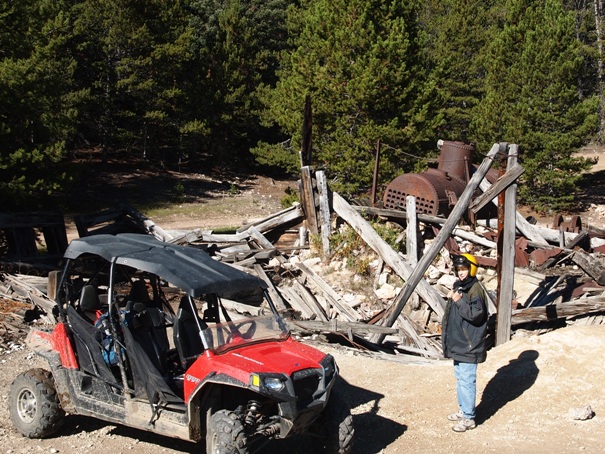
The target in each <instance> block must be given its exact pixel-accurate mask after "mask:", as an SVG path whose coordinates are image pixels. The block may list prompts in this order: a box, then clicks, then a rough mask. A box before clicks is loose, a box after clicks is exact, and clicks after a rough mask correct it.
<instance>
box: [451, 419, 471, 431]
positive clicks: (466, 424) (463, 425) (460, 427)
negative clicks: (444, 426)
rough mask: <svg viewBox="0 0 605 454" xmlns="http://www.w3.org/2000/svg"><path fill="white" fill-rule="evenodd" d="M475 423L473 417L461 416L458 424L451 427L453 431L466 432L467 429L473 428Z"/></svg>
mask: <svg viewBox="0 0 605 454" xmlns="http://www.w3.org/2000/svg"><path fill="white" fill-rule="evenodd" d="M475 427H477V425H476V424H475V420H474V419H466V418H462V419H461V420H460V421H459V422H458V424H456V425H455V426H454V427H452V430H453V431H454V432H466V431H467V430H473V429H474V428H475Z"/></svg>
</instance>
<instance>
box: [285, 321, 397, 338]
mask: <svg viewBox="0 0 605 454" xmlns="http://www.w3.org/2000/svg"><path fill="white" fill-rule="evenodd" d="M287 322H288V325H289V326H290V327H292V328H293V330H294V331H301V330H302V331H305V332H324V333H345V334H346V333H348V332H349V330H350V331H353V332H354V333H355V334H358V335H360V336H366V335H368V334H375V333H382V334H397V333H398V332H399V330H398V329H397V328H387V327H385V326H378V325H369V324H367V323H360V322H344V321H342V320H338V319H332V320H330V321H329V322H323V321H319V320H288V321H287ZM297 328H298V329H297Z"/></svg>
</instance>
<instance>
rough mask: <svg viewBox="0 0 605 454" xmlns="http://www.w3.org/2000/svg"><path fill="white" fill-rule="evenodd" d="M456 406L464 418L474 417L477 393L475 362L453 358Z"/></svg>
mask: <svg viewBox="0 0 605 454" xmlns="http://www.w3.org/2000/svg"><path fill="white" fill-rule="evenodd" d="M454 374H455V375H456V391H457V393H458V406H459V407H460V411H461V412H462V414H463V415H464V417H465V418H466V419H475V398H476V394H477V364H474V363H462V362H460V361H455V360H454Z"/></svg>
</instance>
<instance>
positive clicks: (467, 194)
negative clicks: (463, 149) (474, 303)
mask: <svg viewBox="0 0 605 454" xmlns="http://www.w3.org/2000/svg"><path fill="white" fill-rule="evenodd" d="M500 148H501V146H500V145H499V144H494V146H492V148H491V150H490V151H489V153H488V154H487V156H486V157H485V159H484V160H483V162H482V163H481V165H480V166H479V167H478V168H477V170H476V171H475V173H474V174H473V176H472V177H471V179H470V180H469V182H468V183H467V185H466V188H465V189H464V191H463V192H462V194H461V195H460V197H459V198H458V201H457V202H456V205H455V206H454V209H453V210H452V212H451V213H450V215H449V217H448V219H447V221H446V222H445V224H443V227H442V228H441V231H440V232H439V234H438V235H437V236H436V237H435V240H434V241H433V243H432V244H431V246H430V247H429V249H428V251H426V252H425V254H424V255H423V256H422V258H421V259H420V261H419V262H418V266H416V268H415V269H414V271H413V272H412V274H411V275H410V276H409V278H408V280H407V281H406V282H405V284H404V286H403V289H402V290H401V292H400V293H399V295H397V297H396V298H395V300H394V301H393V303H392V304H391V306H390V307H389V308H388V309H387V311H386V312H385V316H384V319H385V325H386V326H393V324H394V323H395V321H396V320H397V317H399V314H400V313H401V311H402V309H403V307H404V306H405V304H406V303H407V301H408V299H409V297H410V295H411V294H412V292H413V291H414V289H415V288H416V286H417V285H418V283H419V282H421V281H422V282H424V281H423V280H422V277H423V276H424V273H425V271H426V270H427V268H428V267H429V265H430V264H431V263H432V261H433V259H434V258H435V256H436V255H437V254H438V253H439V251H440V250H441V249H442V248H443V246H444V245H445V242H446V241H447V240H448V239H449V237H450V234H451V233H452V231H453V230H454V227H455V226H456V224H457V223H458V221H459V220H460V219H461V218H462V216H463V215H464V213H465V212H466V210H467V208H468V204H469V202H470V200H471V197H472V196H473V194H474V192H475V190H476V189H477V187H478V186H479V182H480V181H481V180H482V179H483V177H484V176H485V174H487V172H488V170H489V169H490V167H491V165H492V163H493V160H494V157H495V156H496V154H497V153H498V152H499V151H500ZM383 339H384V336H381V337H379V338H377V339H372V340H373V341H374V342H376V343H381V342H382V340H383Z"/></svg>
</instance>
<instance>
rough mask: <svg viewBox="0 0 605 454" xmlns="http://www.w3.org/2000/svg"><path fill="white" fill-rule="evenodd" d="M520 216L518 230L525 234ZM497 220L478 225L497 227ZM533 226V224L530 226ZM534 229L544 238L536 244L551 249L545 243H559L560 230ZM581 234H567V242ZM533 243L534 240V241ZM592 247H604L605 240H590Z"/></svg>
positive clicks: (535, 227)
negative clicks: (520, 224) (520, 225)
mask: <svg viewBox="0 0 605 454" xmlns="http://www.w3.org/2000/svg"><path fill="white" fill-rule="evenodd" d="M519 216H520V214H518V216H517V229H518V230H519V231H520V232H521V233H523V234H524V232H523V231H522V230H521V229H520V228H519ZM521 218H522V219H523V221H525V218H523V216H521ZM496 222H497V221H495V220H493V219H480V220H479V221H478V222H477V224H479V225H485V226H488V227H489V226H493V225H496ZM525 222H526V223H527V224H529V223H528V222H527V221H525ZM529 225H531V224H529ZM531 227H532V228H533V230H535V232H536V233H537V235H540V238H542V240H543V241H542V242H536V244H537V245H544V246H545V247H549V246H550V245H549V244H548V243H545V241H550V242H553V243H557V244H558V243H559V230H554V229H550V228H548V227H542V226H540V225H532V226H531ZM580 234H581V233H574V232H565V242H566V243H567V244H569V241H570V240H573V239H575V238H576V237H577V236H578V235H580ZM525 236H526V237H527V238H528V239H530V240H532V239H531V238H529V237H528V236H527V235H525ZM532 241H533V240H532ZM590 245H591V247H592V248H596V247H599V246H603V245H605V240H603V239H601V238H591V239H590Z"/></svg>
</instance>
